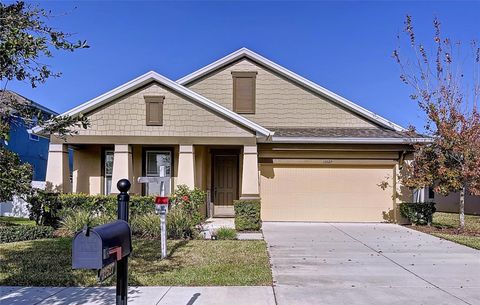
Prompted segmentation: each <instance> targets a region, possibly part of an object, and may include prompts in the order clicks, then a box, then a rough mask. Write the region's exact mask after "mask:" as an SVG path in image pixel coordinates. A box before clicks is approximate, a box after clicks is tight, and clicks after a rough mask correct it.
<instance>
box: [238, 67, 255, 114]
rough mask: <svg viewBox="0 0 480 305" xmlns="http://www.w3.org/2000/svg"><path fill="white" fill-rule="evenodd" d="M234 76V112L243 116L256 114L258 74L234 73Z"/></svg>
mask: <svg viewBox="0 0 480 305" xmlns="http://www.w3.org/2000/svg"><path fill="white" fill-rule="evenodd" d="M232 76H233V111H235V112H236V113H241V114H254V113H255V82H256V77H257V72H232Z"/></svg>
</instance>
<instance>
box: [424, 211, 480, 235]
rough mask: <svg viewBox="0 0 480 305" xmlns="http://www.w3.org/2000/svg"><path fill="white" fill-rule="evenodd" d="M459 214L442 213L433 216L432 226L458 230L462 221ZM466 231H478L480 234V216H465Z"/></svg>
mask: <svg viewBox="0 0 480 305" xmlns="http://www.w3.org/2000/svg"><path fill="white" fill-rule="evenodd" d="M458 217H459V216H458V214H457V213H441V212H437V213H435V214H433V222H432V225H433V226H435V227H441V228H458V226H459V225H460V220H459V218H458ZM465 229H466V230H469V231H470V230H471V231H476V232H478V233H479V234H480V216H478V215H465Z"/></svg>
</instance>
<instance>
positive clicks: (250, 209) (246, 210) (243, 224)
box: [233, 200, 262, 231]
mask: <svg viewBox="0 0 480 305" xmlns="http://www.w3.org/2000/svg"><path fill="white" fill-rule="evenodd" d="M233 206H234V209H235V229H236V230H238V231H258V230H260V228H261V227H262V221H261V220H260V200H235V201H234V202H233Z"/></svg>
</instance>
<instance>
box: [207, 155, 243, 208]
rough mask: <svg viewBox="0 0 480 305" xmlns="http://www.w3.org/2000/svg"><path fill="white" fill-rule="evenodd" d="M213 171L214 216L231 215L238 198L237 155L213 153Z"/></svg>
mask: <svg viewBox="0 0 480 305" xmlns="http://www.w3.org/2000/svg"><path fill="white" fill-rule="evenodd" d="M213 166H214V172H213V204H214V216H233V215H234V211H233V201H234V200H236V199H238V155H222V154H219V155H215V156H214V164H213Z"/></svg>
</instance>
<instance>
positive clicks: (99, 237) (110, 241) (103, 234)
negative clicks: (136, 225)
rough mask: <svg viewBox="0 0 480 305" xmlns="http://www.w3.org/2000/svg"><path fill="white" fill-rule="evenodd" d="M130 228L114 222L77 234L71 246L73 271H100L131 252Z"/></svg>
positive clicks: (119, 221) (124, 223)
mask: <svg viewBox="0 0 480 305" xmlns="http://www.w3.org/2000/svg"><path fill="white" fill-rule="evenodd" d="M131 235H132V234H131V231H130V226H129V225H128V223H127V222H126V221H124V220H116V221H114V222H110V223H107V224H104V225H101V226H97V227H93V228H85V229H83V230H82V231H79V232H77V234H75V237H74V239H73V245H72V268H73V269H101V268H103V267H104V266H106V265H108V264H110V263H112V262H114V261H118V260H120V259H122V258H124V257H125V256H128V255H129V254H130V252H132V238H131Z"/></svg>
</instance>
